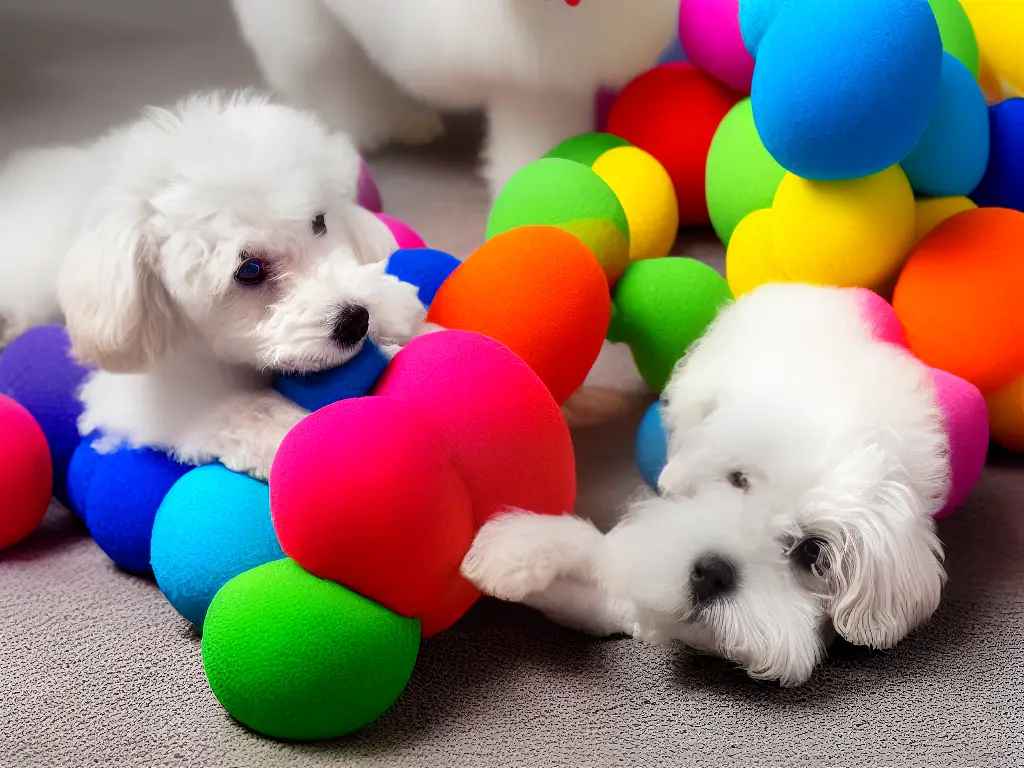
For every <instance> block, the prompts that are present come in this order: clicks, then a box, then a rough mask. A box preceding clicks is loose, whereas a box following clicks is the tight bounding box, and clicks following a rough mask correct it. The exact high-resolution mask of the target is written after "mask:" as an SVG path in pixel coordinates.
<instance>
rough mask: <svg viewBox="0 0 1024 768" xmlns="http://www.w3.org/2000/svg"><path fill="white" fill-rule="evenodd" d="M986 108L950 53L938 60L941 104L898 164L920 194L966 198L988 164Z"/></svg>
mask: <svg viewBox="0 0 1024 768" xmlns="http://www.w3.org/2000/svg"><path fill="white" fill-rule="evenodd" d="M988 151H989V126H988V104H987V103H986V101H985V94H984V93H982V91H981V87H980V86H979V85H978V81H977V80H975V79H974V76H973V75H972V74H971V73H970V71H969V70H968V69H967V67H965V66H964V65H963V64H962V63H961V62H960V61H959V60H958V59H957V58H956V57H955V56H953V54H951V53H944V54H943V57H942V79H941V81H940V85H939V103H938V104H937V105H936V106H935V112H934V114H932V119H931V122H929V123H928V127H927V128H926V129H925V132H924V135H923V136H922V137H921V140H920V141H919V142H918V143H917V146H916V147H914V149H913V150H911V152H910V154H909V155H907V156H906V157H905V158H903V162H902V163H901V165H902V166H903V171H904V173H906V174H907V178H908V179H909V180H910V185H911V186H912V187H913V188H914V191H915V192H916V193H917V194H919V195H931V196H934V197H952V196H956V195H969V194H971V192H973V191H974V188H975V187H977V186H978V182H980V181H981V177H982V176H983V175H984V174H985V168H986V167H987V166H988Z"/></svg>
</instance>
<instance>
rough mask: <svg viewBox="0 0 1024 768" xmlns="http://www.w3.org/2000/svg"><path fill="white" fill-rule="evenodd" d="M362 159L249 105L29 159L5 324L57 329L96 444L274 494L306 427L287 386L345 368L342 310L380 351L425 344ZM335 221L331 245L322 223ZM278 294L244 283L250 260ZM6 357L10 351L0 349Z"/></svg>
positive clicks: (6, 235) (161, 119)
mask: <svg viewBox="0 0 1024 768" xmlns="http://www.w3.org/2000/svg"><path fill="white" fill-rule="evenodd" d="M358 173H359V156H358V154H357V153H356V151H355V149H354V147H353V146H352V144H351V142H350V141H349V140H348V138H346V137H345V136H343V135H340V134H332V133H330V132H329V131H328V130H327V129H326V127H325V126H324V125H323V124H322V123H321V122H320V120H319V119H318V118H316V117H315V116H313V115H312V114H309V113H305V112H302V111H299V110H296V109H293V108H291V107H284V106H281V105H277V104H274V103H272V102H270V101H268V100H267V99H266V98H265V97H263V96H260V95H258V94H255V93H251V92H243V93H237V94H231V95H224V94H218V93H211V94H201V95H196V96H193V97H190V98H188V99H186V100H184V101H183V102H181V103H180V104H178V105H177V106H176V107H175V108H174V109H172V110H165V109H149V110H147V111H146V113H145V114H144V116H143V117H141V118H140V119H138V120H136V121H135V122H132V123H130V124H128V125H125V126H121V127H119V128H117V129H115V130H113V131H111V132H110V133H109V134H107V135H106V136H104V137H102V138H101V139H99V140H98V141H96V142H93V143H91V144H88V145H86V146H83V147H80V148H57V149H52V150H34V151H31V152H29V153H27V154H25V155H22V156H20V157H18V158H15V159H14V160H13V161H12V163H11V164H10V165H9V166H8V168H7V170H6V171H5V172H4V174H3V175H2V176H0V219H2V220H3V221H4V226H3V227H0V259H2V260H3V264H4V273H5V279H4V281H3V282H2V284H0V316H3V317H5V318H6V323H5V325H6V328H7V331H6V334H7V336H8V337H10V336H12V335H13V334H15V333H17V332H19V331H21V330H23V329H25V328H27V327H29V326H31V325H33V324H36V323H40V322H44V321H47V320H54V319H59V318H60V315H61V314H62V312H63V315H64V317H65V319H66V322H67V326H68V333H69V335H70V337H71V341H72V348H73V352H74V353H75V355H76V356H77V357H79V358H80V359H81V360H82V361H83V362H85V363H87V364H89V365H92V366H95V367H96V368H97V369H98V371H97V372H96V373H95V374H94V375H93V376H92V377H91V378H90V379H89V381H88V382H87V383H86V385H85V386H84V388H83V390H82V393H81V396H82V399H83V401H84V404H85V413H84V415H83V416H82V420H81V424H80V428H81V430H82V432H83V434H88V433H90V432H92V431H93V430H100V431H102V432H103V433H104V435H105V437H104V439H103V441H102V442H101V446H103V447H106V448H110V447H113V446H114V445H117V444H120V443H127V444H130V445H133V446H139V445H146V446H152V447H156V448H162V449H166V450H169V451H170V452H171V453H172V454H173V455H175V456H176V457H178V458H180V459H182V460H184V461H188V462H195V463H201V462H208V461H213V460H219V461H221V462H223V463H224V464H225V465H226V466H227V467H229V468H230V469H233V470H236V471H240V472H249V473H251V474H252V475H254V476H256V477H259V478H266V477H267V473H268V472H269V469H270V464H271V462H272V461H273V457H274V454H275V452H276V450H277V447H278V445H279V444H280V442H281V440H282V439H283V437H284V435H285V434H286V433H287V431H288V430H289V429H290V428H291V427H292V426H294V425H295V424H296V423H297V422H298V421H299V420H300V419H301V418H302V417H303V416H304V415H305V412H304V411H303V410H302V409H301V408H299V407H297V406H296V405H294V404H292V403H290V402H289V401H287V400H285V399H284V398H283V397H281V396H280V395H278V394H277V393H276V392H275V391H274V390H273V389H271V388H270V387H269V384H270V380H271V377H272V375H273V374H274V373H277V372H313V371H318V370H322V369H325V368H329V367H333V366H337V365H340V364H342V363H344V362H345V361H346V360H348V359H349V358H351V357H353V356H354V355H355V354H356V353H358V351H359V350H360V349H361V347H362V341H359V342H358V343H354V344H348V345H342V344H339V343H338V342H336V341H334V340H333V339H332V338H331V336H330V334H331V329H332V319H333V318H334V317H336V315H337V313H338V312H339V311H340V310H341V309H342V308H344V307H346V306H353V305H360V306H363V307H365V308H366V309H367V310H368V311H369V314H370V327H369V336H370V338H372V339H374V340H375V341H378V342H381V343H384V344H394V343H402V342H404V341H407V340H408V339H409V338H411V337H412V336H413V335H415V334H416V333H417V332H419V330H420V327H421V324H422V321H423V318H424V309H423V307H422V305H421V304H420V302H419V301H418V299H417V297H416V289H415V287H413V286H411V285H408V284H404V283H401V282H399V281H398V280H396V279H395V278H393V277H391V276H389V275H386V274H385V273H384V262H385V260H386V258H387V257H388V256H389V255H390V253H391V252H392V251H393V250H394V247H395V243H394V238H393V237H392V236H391V234H390V233H389V232H388V230H387V228H386V227H385V226H384V225H383V224H382V223H381V222H380V221H379V220H377V219H376V217H374V216H373V215H372V214H371V213H369V212H367V211H365V210H363V209H362V208H360V207H359V206H357V205H356V204H355V202H354V200H355V190H356V182H357V178H358ZM318 214H324V215H325V222H326V225H327V231H326V233H321V234H320V235H319V236H317V235H316V234H314V232H313V229H312V225H311V221H312V219H313V218H314V217H315V216H316V215H318ZM247 254H248V255H254V256H259V257H261V258H263V259H264V260H265V262H266V264H267V266H268V269H269V275H270V276H269V278H268V279H267V280H266V282H264V283H263V284H261V285H258V286H245V285H240V284H238V283H237V282H236V280H235V271H236V269H237V268H238V266H239V264H240V263H241V261H242V260H243V258H244V256H245V255H247ZM0 341H2V340H0Z"/></svg>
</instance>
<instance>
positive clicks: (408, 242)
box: [377, 213, 427, 248]
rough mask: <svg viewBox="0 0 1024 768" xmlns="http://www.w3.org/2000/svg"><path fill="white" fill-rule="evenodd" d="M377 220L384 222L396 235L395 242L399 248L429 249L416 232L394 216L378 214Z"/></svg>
mask: <svg viewBox="0 0 1024 768" xmlns="http://www.w3.org/2000/svg"><path fill="white" fill-rule="evenodd" d="M377 218H378V219H380V220H381V221H383V222H384V223H385V224H386V225H387V227H388V229H389V230H391V234H392V235H394V238H395V242H396V243H397V244H398V247H399V248H426V247H427V244H426V243H424V242H423V238H422V237H420V236H419V235H418V234H417V233H416V230H415V229H413V228H412V227H410V226H409V225H408V224H406V223H405V222H404V221H402V220H401V219H396V218H395V217H394V216H389V215H388V214H386V213H378V214H377Z"/></svg>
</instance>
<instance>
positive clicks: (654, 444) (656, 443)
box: [636, 402, 668, 489]
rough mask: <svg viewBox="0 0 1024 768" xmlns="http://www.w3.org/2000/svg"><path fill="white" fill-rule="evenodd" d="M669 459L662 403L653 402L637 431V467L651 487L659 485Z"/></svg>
mask: <svg viewBox="0 0 1024 768" xmlns="http://www.w3.org/2000/svg"><path fill="white" fill-rule="evenodd" d="M667 461H668V438H667V437H666V435H665V425H664V423H662V420H661V403H660V402H656V403H652V404H651V407H650V408H648V409H647V413H645V414H644V417H643V418H642V419H641V420H640V427H639V429H637V431H636V467H637V469H639V470H640V476H641V477H642V478H643V479H644V482H645V483H647V484H648V485H649V486H651V488H655V489H656V488H657V487H658V477H659V476H660V475H661V470H663V469H664V468H665V463H666V462H667Z"/></svg>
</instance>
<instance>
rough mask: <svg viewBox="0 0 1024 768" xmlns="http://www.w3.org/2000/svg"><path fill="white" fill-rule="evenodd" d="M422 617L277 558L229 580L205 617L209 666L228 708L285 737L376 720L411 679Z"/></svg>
mask: <svg viewBox="0 0 1024 768" xmlns="http://www.w3.org/2000/svg"><path fill="white" fill-rule="evenodd" d="M419 644H420V622H419V619H406V618H403V617H401V616H398V615H396V614H394V613H392V612H391V611H389V610H387V609H386V608H383V607H382V606H380V605H378V604H377V603H375V602H373V601H371V600H367V599H366V598H364V597H361V596H360V595H357V594H355V593H354V592H350V591H349V590H347V589H345V588H344V587H342V586H340V585H338V584H335V583H334V582H333V581H325V580H323V579H320V578H318V577H316V576H313V575H312V574H310V573H307V572H306V571H304V570H303V569H302V568H300V567H299V565H298V564H296V563H295V562H294V561H293V560H290V559H288V558H285V559H283V560H275V561H273V562H270V563H267V564H266V565H261V566H259V567H257V568H253V569H252V570H249V571H246V572H245V573H242V574H240V575H238V576H236V577H235V578H233V579H232V580H231V581H229V582H228V583H227V584H225V585H224V586H223V587H222V588H221V589H220V591H219V592H217V594H216V596H215V597H214V598H213V602H212V603H211V604H210V609H209V611H208V612H207V614H206V622H205V624H204V626H203V643H202V648H203V666H204V667H205V669H206V677H207V679H208V680H209V683H210V688H212V689H213V692H214V694H215V695H216V696H217V699H218V700H219V701H220V703H221V704H222V705H223V707H224V708H225V709H226V710H227V711H228V713H229V714H230V715H231V716H232V717H234V718H235V719H236V720H238V721H239V722H241V723H242V724H243V725H246V726H248V727H249V728H252V729H253V730H254V731H258V732H259V733H262V734H265V735H267V736H271V737H273V738H278V739H295V740H301V741H312V740H319V739H330V738H336V737H338V736H342V735H344V734H347V733H351V732H352V731H355V730H357V729H359V728H362V727H363V726H365V725H367V724H368V723H371V722H373V721H374V720H376V719H377V718H378V717H380V715H381V714H383V713H384V711H385V710H387V709H388V707H390V706H391V705H392V704H393V703H394V702H395V700H396V699H397V698H398V697H399V695H400V694H401V693H402V691H403V690H405V686H406V685H407V684H408V682H409V677H410V675H411V674H412V669H413V666H414V665H415V663H416V655H417V653H418V652H419Z"/></svg>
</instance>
